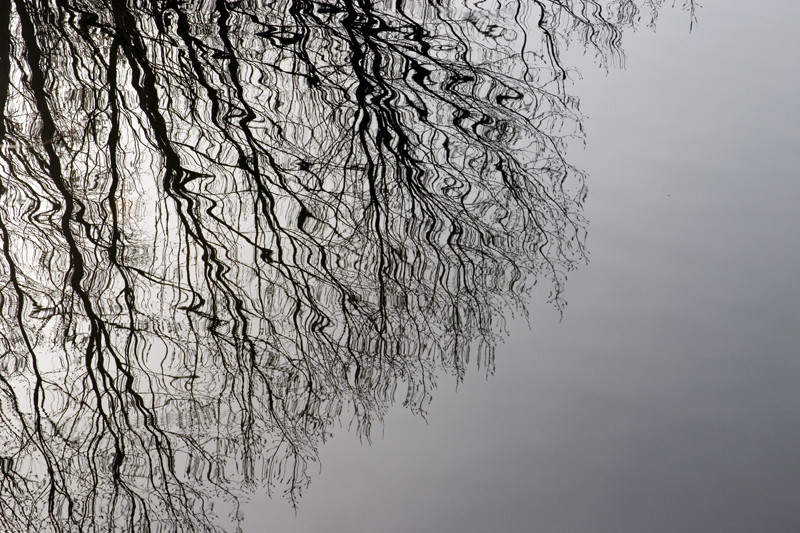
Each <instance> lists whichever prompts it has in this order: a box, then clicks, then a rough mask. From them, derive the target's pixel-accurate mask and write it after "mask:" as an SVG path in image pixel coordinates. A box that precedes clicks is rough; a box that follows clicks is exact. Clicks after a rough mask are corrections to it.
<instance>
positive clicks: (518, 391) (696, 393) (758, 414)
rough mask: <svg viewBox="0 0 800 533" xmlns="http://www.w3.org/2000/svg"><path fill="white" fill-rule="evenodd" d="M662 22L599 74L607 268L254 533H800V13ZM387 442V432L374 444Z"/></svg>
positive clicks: (715, 11) (716, 5)
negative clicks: (424, 412)
mask: <svg viewBox="0 0 800 533" xmlns="http://www.w3.org/2000/svg"><path fill="white" fill-rule="evenodd" d="M698 18H699V23H698V24H697V26H696V27H695V29H694V31H693V32H692V33H691V34H690V33H689V32H688V25H689V22H688V18H687V16H686V14H685V13H683V12H681V11H680V10H678V9H673V10H669V9H665V10H664V11H663V12H662V14H661V18H660V19H659V24H658V29H657V31H656V32H655V33H654V32H652V31H649V30H647V29H640V30H639V31H638V32H636V33H628V34H626V36H625V41H624V46H625V51H626V54H627V67H626V70H625V71H621V70H618V69H617V70H612V71H610V72H609V74H608V75H606V74H605V73H604V72H603V71H602V70H599V69H597V68H596V67H593V66H591V62H590V60H588V59H584V58H580V57H577V58H576V56H575V55H571V56H569V57H567V58H566V59H567V60H568V61H572V62H573V63H575V64H577V65H579V66H580V70H581V73H582V75H583V79H582V80H579V81H576V82H575V85H574V87H573V90H572V92H573V93H575V94H577V95H579V96H580V97H581V100H582V109H583V111H584V113H585V114H586V115H587V120H586V122H585V128H586V133H587V148H586V149H585V150H584V149H583V148H582V147H576V148H575V149H573V150H572V152H571V156H572V158H573V162H575V163H576V164H577V166H579V167H581V168H583V169H585V170H587V171H588V172H589V174H590V176H591V179H590V182H589V183H590V194H589V198H588V201H587V205H586V216H587V218H588V220H589V242H588V245H589V249H590V253H591V262H590V264H589V265H588V266H585V267H583V268H581V269H579V270H578V271H576V272H574V273H573V274H572V275H571V276H570V279H569V282H568V286H567V294H566V298H567V300H568V301H569V306H568V307H567V309H566V310H565V313H564V317H563V320H562V321H560V322H559V316H558V313H557V312H556V311H555V310H554V309H553V308H551V307H548V306H546V305H543V304H538V303H537V304H534V305H533V307H532V311H533V313H532V317H533V323H532V329H531V330H530V331H529V330H528V328H527V325H525V324H524V323H522V322H515V323H514V324H513V325H512V334H511V337H510V339H509V340H508V342H507V343H506V344H505V345H504V346H502V347H501V348H500V349H499V350H498V354H497V372H496V374H495V375H494V376H493V377H491V378H490V379H489V380H488V381H484V378H483V375H482V374H481V373H480V372H473V373H472V375H470V376H468V379H467V380H466V382H465V383H464V384H463V385H462V386H460V387H459V390H458V391H457V392H455V390H454V389H455V387H454V384H453V383H452V382H450V381H446V380H443V381H442V382H441V383H440V388H439V390H438V393H437V394H436V395H435V396H434V401H433V403H432V404H431V406H430V409H429V416H428V423H427V425H426V423H425V422H424V421H423V420H422V419H420V418H415V417H412V416H411V415H409V414H407V413H404V412H403V410H402V409H401V408H399V407H398V408H397V409H395V410H394V411H393V412H392V413H390V416H389V417H388V419H387V423H386V428H385V434H384V435H383V436H381V435H380V434H377V435H376V436H375V439H374V442H373V445H372V446H367V445H365V444H364V445H362V444H360V443H359V442H358V440H357V438H356V437H355V436H353V435H352V433H348V431H347V429H346V428H342V429H340V430H338V431H336V432H335V438H334V439H333V440H332V441H331V442H330V443H328V444H326V445H325V446H323V448H322V450H321V459H322V472H321V474H320V475H318V476H316V477H315V479H314V481H313V483H312V485H311V487H310V489H309V490H308V492H307V493H306V495H305V497H304V498H303V500H302V501H301V502H300V508H299V510H298V512H297V515H296V516H295V515H294V512H293V511H292V510H291V509H290V508H289V506H288V504H287V503H286V502H285V501H283V500H281V498H279V497H278V498H275V499H274V500H273V501H269V502H267V501H264V500H263V499H258V500H256V501H254V502H253V503H252V505H250V506H248V507H247V508H246V509H245V511H246V514H247V520H246V522H245V524H244V526H245V532H247V533H250V532H259V531H270V532H273V531H274V532H298V533H300V532H315V533H316V532H342V533H344V532H348V533H349V532H352V533H360V532H376V533H394V532H436V533H450V532H452V533H480V532H498V533H499V532H509V533H511V532H534V533H604V532H608V533H627V532H630V533H639V532H648V533H650V532H664V533H676V532H677V533H695V532H696V533H717V532H719V533H735V532H743V533H744V532H748V533H750V532H759V533H772V532H774V533H792V532H796V531H800V281H799V280H798V278H799V277H800V209H798V205H797V204H798V199H800V179H798V178H800V170H799V169H800V96H798V87H800V44H798V39H797V37H796V33H795V25H796V24H797V21H798V20H800V7H798V4H797V3H796V2H794V1H791V0H781V1H773V2H769V3H767V2H753V1H749V0H748V1H742V0H725V1H721V0H714V1H706V2H704V3H703V8H702V9H701V10H699V12H698ZM378 433H379V432H378Z"/></svg>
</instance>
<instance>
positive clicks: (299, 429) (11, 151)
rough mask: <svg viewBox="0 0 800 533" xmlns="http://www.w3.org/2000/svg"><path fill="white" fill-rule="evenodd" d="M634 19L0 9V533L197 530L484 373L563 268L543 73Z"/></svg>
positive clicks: (615, 12) (558, 87)
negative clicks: (451, 379)
mask: <svg viewBox="0 0 800 533" xmlns="http://www.w3.org/2000/svg"><path fill="white" fill-rule="evenodd" d="M657 7H658V6H657V5H654V2H650V6H649V8H650V10H651V12H652V13H655V9H656V8H657ZM638 9H639V7H638V6H637V5H635V4H634V3H633V1H632V0H614V1H612V2H610V3H607V4H604V5H602V6H601V4H599V3H597V2H595V1H594V0H572V1H567V2H553V1H550V0H542V1H539V0H535V1H534V2H532V3H525V2H511V3H506V2H502V3H497V4H490V3H487V2H484V1H478V2H406V1H404V0H399V1H397V2H371V1H368V0H352V1H351V0H333V1H332V2H315V1H310V0H278V1H277V2H273V3H265V2H259V1H251V2H245V1H242V2H228V1H224V0H218V1H205V2H198V3H186V2H179V1H176V0H171V1H163V2H139V1H135V0H127V1H126V0H110V1H108V2H94V1H91V0H51V1H50V2H33V1H32V0H13V1H11V0H0V21H8V22H7V23H5V22H4V24H5V25H4V26H3V27H2V28H0V108H2V110H3V118H2V121H0V143H2V144H1V145H0V198H2V207H0V238H1V239H2V260H0V269H2V271H1V272H0V283H1V284H2V285H1V287H0V321H2V325H0V494H1V495H2V503H0V526H2V528H3V529H4V530H9V531H39V530H54V531H80V532H87V531H116V530H120V531H126V530H129V531H206V530H213V529H214V528H215V522H214V519H213V517H214V516H215V514H217V515H218V514H220V512H222V513H228V512H231V513H233V516H236V498H237V495H238V494H240V493H241V492H242V491H241V486H242V485H244V486H245V487H246V488H255V487H258V486H260V485H261V484H263V483H267V484H269V486H270V487H278V488H279V489H280V490H282V491H285V492H286V493H287V495H288V496H289V497H290V498H291V499H295V498H297V497H298V496H299V495H300V493H301V491H302V489H303V488H304V487H305V486H306V484H307V483H308V480H309V478H308V466H309V462H311V461H314V459H315V453H316V449H317V446H318V445H319V444H320V442H322V441H324V440H325V438H326V437H328V436H329V434H330V433H329V432H330V427H331V425H332V424H333V423H335V422H341V421H342V420H343V419H344V420H350V423H351V424H353V425H354V426H355V427H357V428H358V430H359V431H361V432H362V433H363V435H365V436H367V437H368V435H369V430H370V426H371V424H372V423H373V422H374V421H375V420H376V419H380V418H381V416H382V415H383V413H384V412H385V410H386V408H387V407H388V405H389V404H390V403H392V402H393V401H394V400H395V399H396V398H397V397H398V395H399V396H400V397H401V398H402V399H403V402H404V403H405V405H407V406H408V407H409V408H411V409H413V410H422V409H424V406H425V405H426V403H427V402H428V401H429V399H430V394H431V392H432V390H433V388H434V387H435V377H436V375H437V374H439V373H441V372H444V373H445V374H446V375H451V376H453V375H454V376H456V377H457V378H460V377H461V376H462V375H463V373H464V371H465V368H466V367H467V366H468V364H469V362H470V360H472V361H473V362H474V363H475V364H476V365H477V366H479V367H483V368H486V369H491V367H492V364H493V345H494V336H495V335H497V334H498V333H500V332H502V320H503V314H502V313H500V312H499V311H501V310H504V309H507V308H508V307H509V306H512V307H513V308H516V309H518V310H520V311H521V310H522V308H521V303H522V301H523V298H524V297H525V295H526V294H527V292H528V291H529V289H530V287H531V285H532V284H533V283H535V282H536V281H537V280H539V281H542V282H546V283H547V284H548V286H549V287H551V289H552V293H551V299H552V301H553V302H554V303H555V304H556V305H557V306H561V305H562V303H563V302H562V300H561V292H562V289H563V284H564V281H565V275H566V272H567V271H569V270H570V269H571V268H573V267H574V266H575V265H576V264H577V263H578V262H580V261H581V260H582V259H583V253H584V252H583V234H584V229H583V221H582V218H581V215H580V206H581V202H582V199H583V196H584V185H583V177H582V175H581V173H580V172H579V171H577V170H576V169H574V168H572V167H571V166H570V165H569V164H568V163H567V161H566V159H565V157H564V144H565V142H566V141H567V139H569V138H570V137H572V136H579V135H580V122H579V116H578V114H577V106H576V102H575V101H574V100H573V99H572V98H570V97H569V96H568V95H567V94H566V92H565V90H564V81H565V79H566V76H567V73H566V71H565V69H564V67H563V66H562V64H561V62H560V59H559V50H560V49H561V47H562V46H563V44H564V43H565V42H566V41H567V40H577V41H579V42H581V43H583V44H584V45H586V46H588V47H590V48H591V49H593V50H595V51H596V52H597V53H598V54H599V55H600V56H602V57H605V58H608V57H613V56H614V55H617V54H619V53H620V50H619V38H620V31H621V29H622V28H623V27H625V26H626V25H630V24H632V23H633V22H634V20H635V19H636V18H637V17H638V16H639V15H638ZM222 502H228V504H229V505H228V506H227V507H226V504H225V503H222ZM215 506H216V507H217V508H215ZM220 506H222V507H223V511H220V510H219V507H220Z"/></svg>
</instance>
